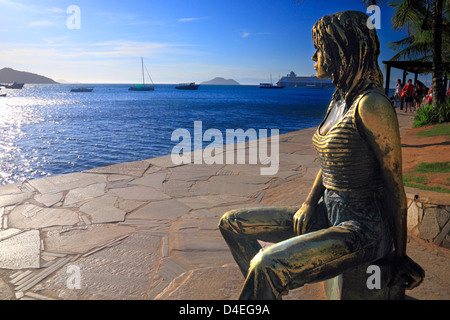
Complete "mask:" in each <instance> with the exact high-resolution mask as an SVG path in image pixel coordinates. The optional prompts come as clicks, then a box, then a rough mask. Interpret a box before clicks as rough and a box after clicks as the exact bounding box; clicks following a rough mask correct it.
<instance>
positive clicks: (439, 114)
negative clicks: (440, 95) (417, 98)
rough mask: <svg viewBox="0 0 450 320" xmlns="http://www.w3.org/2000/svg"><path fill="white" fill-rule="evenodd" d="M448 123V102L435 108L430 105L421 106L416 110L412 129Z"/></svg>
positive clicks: (449, 102) (449, 103)
mask: <svg viewBox="0 0 450 320" xmlns="http://www.w3.org/2000/svg"><path fill="white" fill-rule="evenodd" d="M449 121H450V101H447V102H444V103H442V104H440V105H438V106H437V107H433V106H432V105H429V104H427V105H425V106H421V107H420V108H419V109H417V114H416V116H415V117H414V123H413V127H414V128H418V127H422V126H427V125H431V124H436V123H443V122H449Z"/></svg>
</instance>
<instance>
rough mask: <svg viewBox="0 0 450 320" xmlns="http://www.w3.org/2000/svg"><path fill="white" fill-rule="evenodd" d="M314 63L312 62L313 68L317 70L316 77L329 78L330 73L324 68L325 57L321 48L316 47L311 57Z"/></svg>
mask: <svg viewBox="0 0 450 320" xmlns="http://www.w3.org/2000/svg"><path fill="white" fill-rule="evenodd" d="M311 59H312V60H313V61H315V62H316V63H315V64H314V70H316V72H317V74H316V75H317V78H319V79H330V78H331V74H330V72H329V71H328V70H327V68H326V64H325V59H324V57H323V54H322V49H320V48H317V49H316V52H314V55H313V56H312V58H311Z"/></svg>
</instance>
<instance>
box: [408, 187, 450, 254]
mask: <svg viewBox="0 0 450 320" xmlns="http://www.w3.org/2000/svg"><path fill="white" fill-rule="evenodd" d="M408 189H409V190H408ZM408 189H407V192H406V197H407V199H408V232H409V233H410V234H412V235H414V236H416V237H418V238H420V239H423V240H425V241H427V242H430V243H433V244H435V245H438V246H442V247H446V248H450V197H449V196H448V195H446V194H435V193H431V192H424V191H422V190H420V191H419V190H417V189H413V188H408Z"/></svg>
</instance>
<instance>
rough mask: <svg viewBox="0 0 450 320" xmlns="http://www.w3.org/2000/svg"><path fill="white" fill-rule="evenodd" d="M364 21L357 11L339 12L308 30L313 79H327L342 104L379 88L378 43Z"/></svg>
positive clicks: (363, 14)
mask: <svg viewBox="0 0 450 320" xmlns="http://www.w3.org/2000/svg"><path fill="white" fill-rule="evenodd" d="M368 19H369V17H368V15H366V14H365V13H363V12H360V11H341V12H337V13H334V14H331V15H328V16H324V17H322V18H321V19H320V20H319V21H317V22H316V23H315V25H314V27H313V29H312V37H313V43H314V47H315V48H316V53H315V54H314V56H313V57H312V59H313V60H314V61H316V66H315V68H316V70H317V76H318V77H321V78H331V79H332V81H333V83H334V84H335V85H336V87H337V89H338V90H341V91H343V92H345V96H346V100H347V98H349V97H352V98H354V95H355V94H357V93H359V91H361V90H364V89H365V88H368V87H375V86H376V87H382V86H383V75H382V73H381V70H380V67H379V66H378V56H379V54H380V42H379V40H378V36H377V33H376V30H375V28H373V27H372V28H369V27H368V24H367V21H368ZM349 94H350V96H349Z"/></svg>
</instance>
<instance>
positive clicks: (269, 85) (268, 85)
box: [259, 75, 285, 89]
mask: <svg viewBox="0 0 450 320" xmlns="http://www.w3.org/2000/svg"><path fill="white" fill-rule="evenodd" d="M278 83H279V81H278ZM259 87H260V88H261V89H283V88H284V87H285V86H280V85H279V84H276V85H274V84H273V83H272V75H270V82H262V83H260V84H259Z"/></svg>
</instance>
